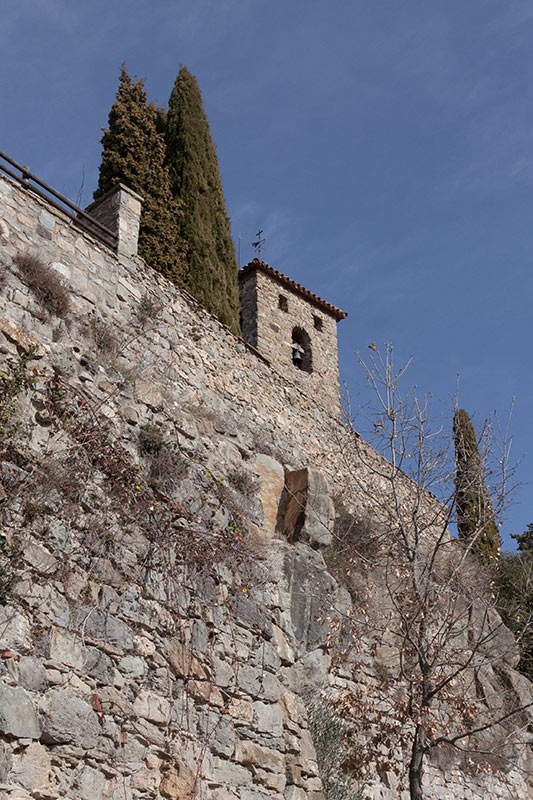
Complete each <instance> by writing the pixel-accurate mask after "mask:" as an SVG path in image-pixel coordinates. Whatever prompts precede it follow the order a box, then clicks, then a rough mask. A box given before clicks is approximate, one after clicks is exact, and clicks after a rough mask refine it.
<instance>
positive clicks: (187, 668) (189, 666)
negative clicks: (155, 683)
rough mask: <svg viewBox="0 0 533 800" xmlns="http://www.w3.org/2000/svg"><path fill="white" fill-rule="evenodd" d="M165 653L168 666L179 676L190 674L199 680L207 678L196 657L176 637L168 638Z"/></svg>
mask: <svg viewBox="0 0 533 800" xmlns="http://www.w3.org/2000/svg"><path fill="white" fill-rule="evenodd" d="M166 653H167V657H168V660H169V662H170V666H171V667H172V669H173V670H174V672H175V673H176V675H179V676H180V677H189V676H192V677H194V678H198V679H199V680H206V679H207V673H206V671H205V669H204V668H203V666H202V665H201V664H200V662H199V661H198V659H197V658H196V657H195V656H194V655H193V654H192V651H191V650H189V648H187V647H185V645H183V644H181V642H178V640H177V639H171V640H170V642H169V643H168V644H167V646H166Z"/></svg>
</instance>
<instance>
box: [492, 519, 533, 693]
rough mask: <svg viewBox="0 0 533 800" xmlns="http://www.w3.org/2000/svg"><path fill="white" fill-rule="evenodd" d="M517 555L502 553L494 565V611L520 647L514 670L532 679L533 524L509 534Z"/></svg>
mask: <svg viewBox="0 0 533 800" xmlns="http://www.w3.org/2000/svg"><path fill="white" fill-rule="evenodd" d="M511 536H512V538H513V539H516V541H517V543H518V553H504V554H503V555H502V558H501V560H500V563H499V565H498V576H497V577H498V580H497V587H498V611H499V612H500V614H501V615H502V619H503V621H504V622H505V624H506V625H507V627H508V628H510V629H511V630H512V632H513V633H514V635H515V637H516V638H517V640H518V643H519V645H520V663H519V664H518V669H519V670H520V672H522V673H523V674H524V675H526V676H527V677H528V678H529V679H530V680H532V679H533V523H529V525H528V526H527V530H526V531H524V533H522V534H511Z"/></svg>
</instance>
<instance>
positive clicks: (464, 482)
mask: <svg viewBox="0 0 533 800" xmlns="http://www.w3.org/2000/svg"><path fill="white" fill-rule="evenodd" d="M453 436H454V442H455V465H456V492H457V500H456V503H457V529H458V531H459V536H460V538H461V539H464V540H468V539H470V538H472V537H473V536H475V537H476V540H475V542H474V544H473V549H474V550H475V551H476V552H477V553H478V555H479V556H480V557H481V558H482V559H483V561H485V562H486V563H494V560H495V559H497V558H499V555H500V535H499V532H498V526H497V525H496V523H495V521H494V514H493V511H492V504H491V502H490V498H489V495H488V492H487V489H486V487H485V479H484V475H483V464H482V461H481V455H480V453H479V447H478V443H477V437H476V432H475V430H474V426H473V425H472V421H471V419H470V417H469V416H468V414H467V412H466V411H464V410H463V409H459V410H458V411H456V412H455V415H454V419H453Z"/></svg>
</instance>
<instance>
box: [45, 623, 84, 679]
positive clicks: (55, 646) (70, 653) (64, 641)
mask: <svg viewBox="0 0 533 800" xmlns="http://www.w3.org/2000/svg"><path fill="white" fill-rule="evenodd" d="M49 655H50V658H51V659H52V660H53V661H58V662H59V663H60V664H66V665H67V666H68V667H74V669H81V668H82V667H83V665H84V652H83V644H82V641H81V639H80V637H79V636H77V635H76V634H75V633H71V632H70V631H66V630H64V629H62V628H53V629H52V633H51V635H50V647H49Z"/></svg>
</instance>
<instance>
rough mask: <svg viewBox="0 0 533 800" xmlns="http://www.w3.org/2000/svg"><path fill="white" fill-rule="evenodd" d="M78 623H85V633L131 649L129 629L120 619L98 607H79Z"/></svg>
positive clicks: (131, 642)
mask: <svg viewBox="0 0 533 800" xmlns="http://www.w3.org/2000/svg"><path fill="white" fill-rule="evenodd" d="M77 620H78V621H79V624H80V625H81V624H84V625H85V633H86V635H87V636H90V637H92V638H95V639H102V640H104V641H106V642H108V643H109V644H111V645H114V646H115V647H118V648H120V649H121V650H131V649H132V647H133V636H132V632H131V629H130V628H129V627H128V626H127V625H126V624H125V623H124V622H122V620H120V619H117V618H116V617H113V616H112V615H111V614H107V613H106V612H105V611H101V610H100V609H98V608H97V609H94V608H90V607H85V608H81V609H79V611H78V614H77Z"/></svg>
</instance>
